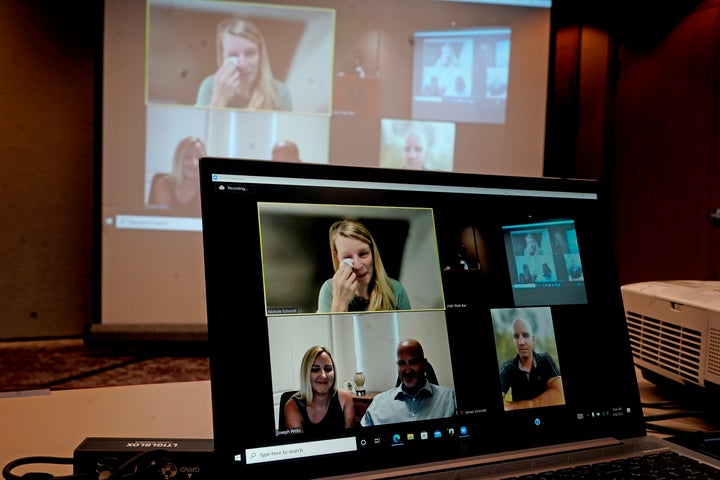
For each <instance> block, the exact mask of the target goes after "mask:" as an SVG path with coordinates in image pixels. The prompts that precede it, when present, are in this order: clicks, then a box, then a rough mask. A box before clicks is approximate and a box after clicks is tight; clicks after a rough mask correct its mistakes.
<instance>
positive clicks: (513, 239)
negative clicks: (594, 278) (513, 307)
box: [503, 220, 587, 306]
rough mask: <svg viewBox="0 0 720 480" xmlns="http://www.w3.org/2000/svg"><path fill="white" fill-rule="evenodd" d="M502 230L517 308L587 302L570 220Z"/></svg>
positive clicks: (517, 226) (577, 247)
mask: <svg viewBox="0 0 720 480" xmlns="http://www.w3.org/2000/svg"><path fill="white" fill-rule="evenodd" d="M503 231H504V237H505V249H506V253H507V259H508V267H509V269H510V278H511V279H512V287H513V297H514V299H515V302H516V304H517V305H519V306H528V305H562V304H566V305H569V304H582V303H587V295H586V292H585V281H584V275H583V269H582V262H581V260H580V248H579V246H578V240H577V232H576V230H575V222H574V221H573V220H556V221H549V222H544V223H535V224H526V225H509V226H504V227H503Z"/></svg>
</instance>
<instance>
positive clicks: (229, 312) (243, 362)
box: [200, 158, 644, 478]
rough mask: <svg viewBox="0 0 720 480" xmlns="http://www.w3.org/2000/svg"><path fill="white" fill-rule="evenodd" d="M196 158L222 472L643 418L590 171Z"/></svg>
mask: <svg viewBox="0 0 720 480" xmlns="http://www.w3.org/2000/svg"><path fill="white" fill-rule="evenodd" d="M200 173H201V188H202V190H201V193H202V218H203V243H204V258H205V269H206V295H207V297H206V301H207V310H208V335H209V342H210V351H211V354H210V355H211V357H210V360H211V364H210V365H211V388H212V395H213V419H214V436H215V447H216V450H217V455H218V457H219V461H220V463H221V465H222V468H223V469H224V470H227V471H229V472H232V473H237V474H238V475H240V474H243V475H249V476H250V477H251V478H256V477H258V476H260V475H265V474H273V473H290V474H292V475H293V478H318V477H331V476H340V475H351V474H352V475H357V474H359V473H361V472H362V473H366V474H368V473H369V472H371V471H373V472H374V471H386V472H395V473H396V474H397V472H399V471H403V472H405V471H408V470H407V469H409V468H412V469H415V470H417V471H421V470H424V469H425V468H426V467H427V468H430V466H433V467H435V468H441V467H442V468H446V467H447V465H449V464H447V463H446V462H448V461H456V462H465V461H470V460H471V459H475V458H478V457H480V458H486V459H488V460H486V461H492V459H497V458H501V457H503V455H508V454H511V453H510V452H517V451H520V450H524V449H537V448H538V447H544V446H547V445H556V446H557V445H565V444H572V443H574V442H584V441H591V440H596V439H603V438H606V437H628V436H635V435H639V434H642V433H644V430H643V427H642V412H641V408H640V400H639V394H638V388H637V382H636V377H635V370H634V366H633V363H632V358H631V354H630V348H629V343H628V338H627V331H626V326H625V321H624V314H623V307H622V300H621V296H620V286H619V282H618V279H617V276H616V271H615V266H614V259H613V248H612V238H611V234H610V230H609V216H608V210H607V205H606V203H605V202H606V199H605V197H604V195H603V194H604V192H603V190H602V189H601V188H600V185H599V184H598V183H596V182H593V181H580V180H560V179H549V178H520V177H500V176H485V175H474V174H453V173H438V172H423V171H408V170H399V169H398V170H396V169H382V168H366V167H347V166H328V165H311V164H289V163H280V162H268V161H255V160H234V159H222V158H204V159H202V160H201V163H200ZM397 469H405V470H397ZM415 470H412V471H415ZM373 475H374V474H373Z"/></svg>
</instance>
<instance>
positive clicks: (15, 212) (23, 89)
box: [0, 0, 101, 338]
mask: <svg viewBox="0 0 720 480" xmlns="http://www.w3.org/2000/svg"><path fill="white" fill-rule="evenodd" d="M96 3H97V4H98V5H97V6H96V5H95V4H96ZM100 5H101V3H100V2H92V3H91V2H82V7H81V6H80V5H76V6H68V4H66V3H64V2H51V1H40V0H3V1H2V2H0V45H2V46H0V65H2V75H0V105H2V107H0V112H1V113H0V131H1V132H2V134H1V136H2V141H1V142H0V157H1V158H2V161H0V195H1V196H2V197H1V198H2V202H0V225H1V226H2V235H1V236H0V251H2V260H1V261H0V263H1V264H2V269H1V270H0V311H1V312H2V316H1V317H0V338H20V337H46V336H64V335H72V334H78V333H80V332H81V331H82V328H83V327H84V325H85V324H86V323H87V322H89V321H90V320H91V312H92V253H93V242H92V236H93V233H92V232H93V229H92V202H93V180H92V176H93V68H94V67H93V65H94V64H93V55H94V50H93V41H94V33H93V30H94V28H93V25H92V24H91V25H89V26H88V24H87V21H88V20H83V18H85V19H87V18H88V17H92V15H93V14H94V13H93V9H96V10H97V12H98V14H99V7H100ZM96 7H98V8H96ZM81 8H82V9H83V10H84V12H82V14H80V13H81V12H79V10H80V9H81ZM88 8H89V10H90V12H88V11H87V9H88ZM98 18H101V17H98Z"/></svg>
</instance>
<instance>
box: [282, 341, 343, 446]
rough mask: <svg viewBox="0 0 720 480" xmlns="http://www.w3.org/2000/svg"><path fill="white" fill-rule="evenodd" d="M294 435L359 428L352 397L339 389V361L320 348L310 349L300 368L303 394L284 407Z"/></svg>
mask: <svg viewBox="0 0 720 480" xmlns="http://www.w3.org/2000/svg"><path fill="white" fill-rule="evenodd" d="M283 408H284V409H285V422H286V424H287V428H288V429H289V430H290V432H292V433H300V432H302V433H305V434H311V435H320V434H329V433H338V432H342V431H343V430H345V429H346V428H352V427H353V426H354V424H355V407H354V406H353V399H352V394H351V393H350V392H349V391H347V390H342V389H338V384H337V376H336V371H335V361H334V360H333V357H332V355H331V354H330V351H329V350H328V349H327V348H325V347H323V346H320V345H315V346H313V347H310V348H309V349H308V350H307V351H306V352H305V355H303V359H302V363H301V364H300V390H298V392H297V393H295V394H294V395H293V396H292V397H290V399H289V400H288V401H287V403H286V404H285V405H284V406H283Z"/></svg>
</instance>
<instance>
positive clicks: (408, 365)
mask: <svg viewBox="0 0 720 480" xmlns="http://www.w3.org/2000/svg"><path fill="white" fill-rule="evenodd" d="M268 333H269V339H270V357H271V363H272V384H273V391H275V392H276V402H277V405H276V407H277V410H276V419H275V420H276V428H277V429H276V434H277V435H278V436H288V435H292V436H294V435H303V436H305V437H307V436H316V437H322V436H333V435H334V436H337V435H342V434H343V433H344V432H346V431H347V430H349V429H354V428H360V427H372V426H381V425H388V424H395V423H403V422H417V421H422V420H434V419H440V418H448V417H452V416H454V415H455V414H456V409H457V405H456V400H455V381H454V378H453V374H452V366H451V357H450V349H449V340H448V332H447V327H446V322H445V315H444V312H442V311H422V312H418V311H414V312H395V313H392V312H374V313H366V314H363V315H300V316H271V317H268ZM425 390H427V391H430V392H432V395H426V394H425V393H423V392H424V391H425ZM417 402H421V403H422V408H417V407H418V403H417Z"/></svg>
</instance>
